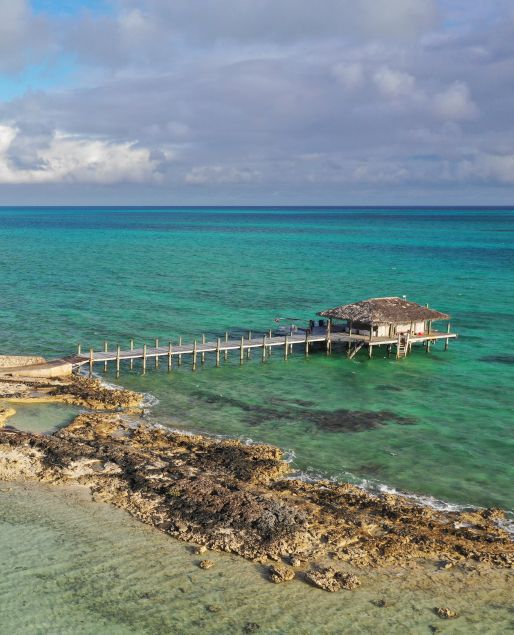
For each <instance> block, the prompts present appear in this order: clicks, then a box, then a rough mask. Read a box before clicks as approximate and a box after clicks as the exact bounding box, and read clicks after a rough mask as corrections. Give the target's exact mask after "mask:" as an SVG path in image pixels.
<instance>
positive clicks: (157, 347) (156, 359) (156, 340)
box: [155, 338, 159, 368]
mask: <svg viewBox="0 0 514 635" xmlns="http://www.w3.org/2000/svg"><path fill="white" fill-rule="evenodd" d="M155 368H159V340H158V339H157V338H155Z"/></svg>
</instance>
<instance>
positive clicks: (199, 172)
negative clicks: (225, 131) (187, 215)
mask: <svg viewBox="0 0 514 635" xmlns="http://www.w3.org/2000/svg"><path fill="white" fill-rule="evenodd" d="M260 176H261V175H260V173H259V172H258V171H257V170H252V169H250V168H244V167H243V168H240V167H237V168H236V167H233V166H223V165H202V166H196V167H193V168H192V169H191V170H190V171H189V172H188V173H187V174H186V175H185V177H184V181H185V183H188V184H190V185H207V184H213V183H216V184H219V183H232V184H237V183H252V182H256V181H259V179H260Z"/></svg>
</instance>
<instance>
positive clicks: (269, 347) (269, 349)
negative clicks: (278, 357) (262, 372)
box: [268, 329, 273, 357]
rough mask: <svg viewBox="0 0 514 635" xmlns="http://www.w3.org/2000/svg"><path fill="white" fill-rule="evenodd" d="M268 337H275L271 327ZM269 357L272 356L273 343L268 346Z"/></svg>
mask: <svg viewBox="0 0 514 635" xmlns="http://www.w3.org/2000/svg"><path fill="white" fill-rule="evenodd" d="M268 337H269V338H270V340H271V338H272V337H273V335H272V333H271V329H270V330H269V332H268ZM268 357H271V344H270V345H269V346H268Z"/></svg>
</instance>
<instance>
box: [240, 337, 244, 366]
mask: <svg viewBox="0 0 514 635" xmlns="http://www.w3.org/2000/svg"><path fill="white" fill-rule="evenodd" d="M243 360H244V337H241V346H240V347H239V363H240V364H242V363H243Z"/></svg>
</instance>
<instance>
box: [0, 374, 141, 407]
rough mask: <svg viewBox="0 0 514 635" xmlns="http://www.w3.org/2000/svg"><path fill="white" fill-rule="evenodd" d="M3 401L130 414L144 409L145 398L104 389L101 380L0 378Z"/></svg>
mask: <svg viewBox="0 0 514 635" xmlns="http://www.w3.org/2000/svg"><path fill="white" fill-rule="evenodd" d="M0 399H5V400H8V401H13V402H16V401H23V402H33V403H37V402H59V403H70V404H76V405H79V406H84V407H86V408H90V409H92V410H127V409H134V408H137V407H139V406H140V405H141V401H142V395H140V394H139V393H136V392H132V391H130V390H125V389H124V388H112V387H109V386H105V385H104V384H102V382H101V381H99V380H98V379H93V378H88V377H83V376H82V375H73V376H71V377H68V378H60V379H34V378H23V380H21V379H14V378H11V379H9V378H6V377H0Z"/></svg>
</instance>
